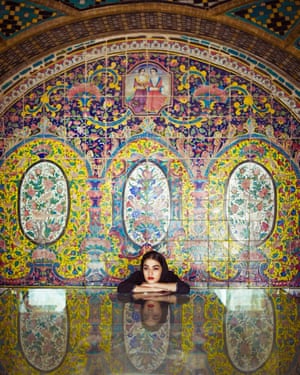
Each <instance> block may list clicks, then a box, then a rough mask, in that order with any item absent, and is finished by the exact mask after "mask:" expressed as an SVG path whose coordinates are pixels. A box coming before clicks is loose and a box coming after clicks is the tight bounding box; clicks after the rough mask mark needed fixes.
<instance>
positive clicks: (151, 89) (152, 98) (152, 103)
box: [146, 68, 166, 112]
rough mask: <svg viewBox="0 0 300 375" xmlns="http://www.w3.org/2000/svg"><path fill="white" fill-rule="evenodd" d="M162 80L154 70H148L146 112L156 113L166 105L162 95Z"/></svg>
mask: <svg viewBox="0 0 300 375" xmlns="http://www.w3.org/2000/svg"><path fill="white" fill-rule="evenodd" d="M162 90H163V80H162V78H161V77H160V76H159V75H158V71H157V69H156V68H151V69H150V79H149V86H148V96H147V106H146V108H147V111H148V112H158V111H159V110H160V109H161V107H162V106H163V105H165V104H166V97H165V96H164V95H163V94H162Z"/></svg>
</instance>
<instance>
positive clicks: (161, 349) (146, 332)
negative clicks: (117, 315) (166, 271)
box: [123, 300, 170, 374]
mask: <svg viewBox="0 0 300 375" xmlns="http://www.w3.org/2000/svg"><path fill="white" fill-rule="evenodd" d="M168 311H169V309H168V304H165V307H162V306H161V305H160V302H157V304H156V306H154V304H153V303H151V301H146V302H143V301H141V300H139V301H137V302H136V303H125V305H124V316H123V322H124V325H123V329H124V344H125V350H126V354H127V356H128V359H129V360H130V362H131V363H132V365H133V366H134V367H135V368H136V369H137V370H138V371H139V374H142V373H152V372H154V371H156V370H157V369H158V368H159V367H160V366H161V365H162V364H163V362H164V360H165V359H166V357H167V353H168V347H169V337H170V315H169V314H168Z"/></svg>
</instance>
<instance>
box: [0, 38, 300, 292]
mask: <svg viewBox="0 0 300 375" xmlns="http://www.w3.org/2000/svg"><path fill="white" fill-rule="evenodd" d="M298 90H299V88H297V87H294V85H293V84H292V83H291V82H289V81H287V80H286V79H285V78H284V77H282V76H280V75H279V74H278V72H276V70H275V69H272V68H271V67H269V66H265V65H264V64H262V63H261V62H259V61H256V60H255V58H253V57H251V56H247V55H245V54H243V53H241V52H239V51H236V50H234V49H229V48H226V47H225V46H220V45H217V44H214V43H210V42H208V41H205V40H198V39H195V38H193V39H190V38H187V37H184V36H183V37H175V36H171V35H170V36H168V37H164V38H162V37H159V36H153V35H152V36H150V35H149V36H137V35H132V36H130V37H129V36H128V37H126V38H125V37H124V38H123V37H120V38H119V39H111V40H99V41H90V42H89V43H86V44H80V45H76V46H73V47H69V48H68V49H65V50H62V51H57V52H56V53H53V54H52V55H49V56H48V57H47V58H44V59H43V60H42V61H38V62H36V63H35V64H34V65H32V66H31V67H30V68H29V69H26V70H24V71H22V72H19V73H18V74H17V75H16V77H12V78H11V80H10V84H8V85H7V87H6V91H5V92H4V94H3V97H2V99H1V103H0V109H1V114H2V115H1V139H0V142H1V147H0V149H1V160H0V176H1V179H0V181H1V185H0V199H1V201H0V220H1V243H0V262H1V271H0V284H1V285H88V286H89V285H108V286H111V285H116V283H118V281H119V280H121V279H123V278H124V277H126V276H127V275H128V274H129V273H130V272H132V270H133V269H134V268H135V267H137V266H138V264H139V259H140V256H141V255H142V254H143V252H145V251H147V250H148V249H151V248H154V249H156V250H158V251H160V252H162V253H164V254H165V255H166V256H167V258H168V262H169V264H170V267H171V268H172V269H175V270H176V272H177V273H178V274H179V275H180V276H181V277H183V278H185V279H186V280H188V281H189V282H190V283H191V285H195V286H206V285H216V284H218V285H222V286H236V285H245V286H247V285H248V286H271V285H272V286H292V287H297V286H299V282H300V280H299V257H300V250H299V161H300V148H299V133H300V126H299V122H298V120H299V91H298Z"/></svg>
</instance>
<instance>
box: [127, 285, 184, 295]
mask: <svg viewBox="0 0 300 375" xmlns="http://www.w3.org/2000/svg"><path fill="white" fill-rule="evenodd" d="M176 290H177V283H142V284H141V285H136V287H135V288H134V289H133V293H163V292H169V293H174V292H176Z"/></svg>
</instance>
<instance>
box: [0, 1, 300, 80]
mask: <svg viewBox="0 0 300 375" xmlns="http://www.w3.org/2000/svg"><path fill="white" fill-rule="evenodd" d="M0 5H1V7H0V77H1V78H0V83H3V82H4V81H5V80H7V79H8V78H9V77H10V76H12V75H13V74H15V73H16V72H18V71H19V70H20V69H23V68H25V67H26V66H28V65H29V64H32V63H33V62H34V61H36V60H37V59H39V58H41V57H44V56H46V55H47V54H49V53H50V52H54V51H57V50H60V49H61V48H65V47H67V46H69V45H73V44H77V43H80V42H84V41H87V40H90V39H91V40H94V39H99V38H102V37H111V36H117V35H122V36H124V35H126V34H129V33H133V32H141V33H149V32H150V33H151V32H155V33H161V34H162V35H164V34H167V33H176V34H184V35H188V36H194V37H198V38H202V39H208V40H210V41H216V42H217V43H219V44H226V45H228V46H232V47H234V48H238V49H240V50H242V51H245V53H248V54H250V55H255V56H256V57H258V58H260V59H261V60H263V61H265V62H266V63H267V64H269V65H271V66H273V67H274V68H276V69H278V70H279V71H281V72H283V73H284V74H285V75H286V76H287V77H288V78H289V79H290V80H291V81H294V82H295V83H297V84H298V83H299V82H300V0H265V1H262V0H260V1H245V0H186V1H185V0H182V1H180V0H177V1H176V0H174V1H160V2H157V1H156V2H155V1H130V0H129V1H122V0H119V1H116V0H113V1H112V0H106V1H105V0H64V1H53V0H51V1H50V0H35V1H34V0H32V1H21V0H15V1H7V0H0Z"/></svg>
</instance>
